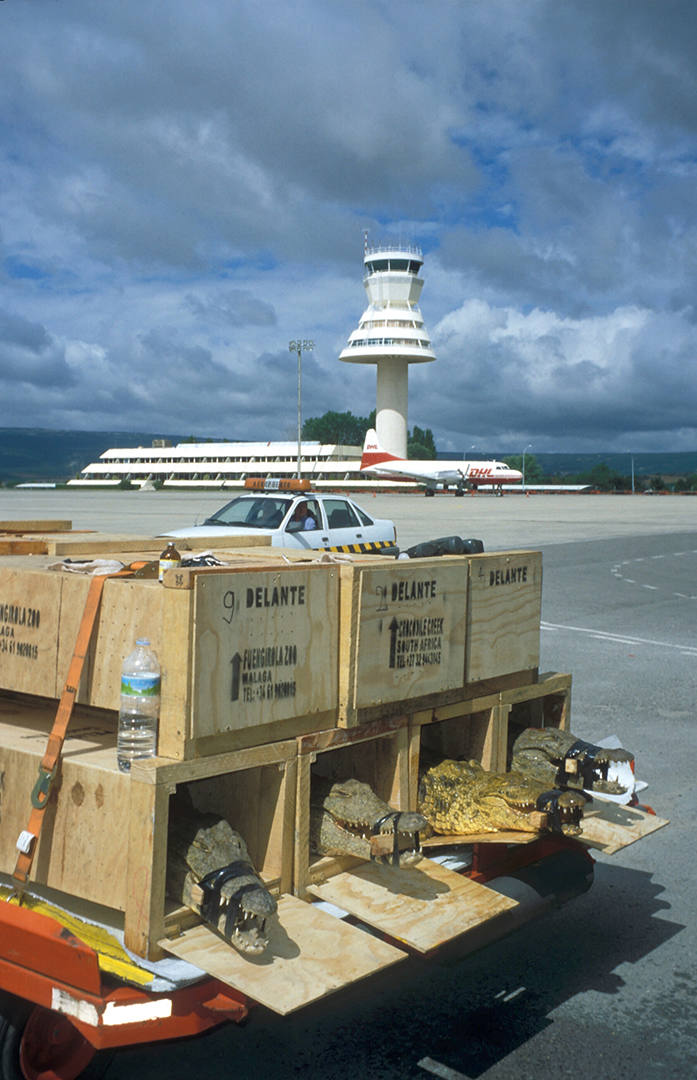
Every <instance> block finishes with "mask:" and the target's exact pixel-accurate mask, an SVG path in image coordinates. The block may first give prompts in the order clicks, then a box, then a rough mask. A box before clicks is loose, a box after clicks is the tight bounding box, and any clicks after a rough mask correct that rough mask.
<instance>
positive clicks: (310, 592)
mask: <svg viewBox="0 0 697 1080" xmlns="http://www.w3.org/2000/svg"><path fill="white" fill-rule="evenodd" d="M338 584H339V583H338V573H337V569H336V567H334V566H331V565H319V564H318V565H307V566H302V567H298V566H286V565H283V566H274V567H273V568H269V567H268V565H261V566H260V567H259V568H253V567H251V568H250V564H249V563H241V564H240V565H239V566H238V567H237V568H234V569H230V570H225V571H219V570H218V569H214V570H212V571H205V570H204V571H169V572H168V574H167V575H165V586H166V587H165V589H164V592H165V594H171V595H172V596H175V597H178V598H179V600H180V604H181V611H180V618H181V620H182V621H189V622H190V624H191V627H192V629H191V632H190V634H189V636H188V642H189V648H188V654H187V655H185V651H184V649H183V648H180V650H179V668H180V676H179V678H178V679H175V680H173V681H172V685H171V688H170V691H169V692H168V693H169V694H170V696H169V697H168V698H167V700H165V696H164V682H163V699H162V714H161V717H162V721H163V725H162V741H161V743H160V744H158V745H159V749H160V753H166V754H167V755H168V756H170V757H177V758H179V757H184V756H193V755H200V754H205V753H215V752H218V751H219V750H222V749H235V748H239V747H243V746H249V745H256V744H259V743H262V742H266V741H270V740H271V739H280V738H287V737H289V736H294V735H299V734H302V733H304V732H307V731H316V730H320V729H322V728H324V727H327V726H328V725H330V724H333V723H335V721H336V714H337V693H338V691H337V684H338ZM185 673H187V674H185Z"/></svg>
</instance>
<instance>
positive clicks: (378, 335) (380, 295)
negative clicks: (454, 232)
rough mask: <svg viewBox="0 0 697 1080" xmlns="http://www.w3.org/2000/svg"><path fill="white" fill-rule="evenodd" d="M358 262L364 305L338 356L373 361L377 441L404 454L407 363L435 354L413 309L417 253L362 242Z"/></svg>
mask: <svg viewBox="0 0 697 1080" xmlns="http://www.w3.org/2000/svg"><path fill="white" fill-rule="evenodd" d="M363 263H364V267H365V276H364V278H363V285H364V287H365V291H366V293H367V294H368V307H367V308H366V309H365V311H364V312H363V314H362V315H361V320H360V322H359V324H358V328H357V329H356V330H354V331H353V333H352V334H351V336H350V337H349V340H348V344H347V345H346V348H345V349H342V351H341V353H340V355H339V359H340V360H343V361H344V362H345V363H348V364H375V365H376V366H377V396H376V414H377V415H376V421H375V427H376V430H377V434H378V440H379V442H380V444H381V445H382V446H383V447H384V448H385V450H389V451H390V453H393V454H398V455H399V456H400V457H406V456H407V419H408V396H409V395H408V381H409V364H425V363H428V362H429V361H431V360H435V359H436V355H435V353H434V352H433V349H432V348H431V342H430V340H429V337H428V333H427V331H426V328H425V326H424V320H423V317H422V315H421V312H420V310H419V297H420V296H421V289H422V288H423V279H422V278H420V277H419V272H420V270H421V267H422V266H423V255H422V253H421V251H420V250H419V248H415V247H410V246H407V245H402V244H394V245H390V246H389V247H368V245H367V244H366V246H365V250H364V255H363Z"/></svg>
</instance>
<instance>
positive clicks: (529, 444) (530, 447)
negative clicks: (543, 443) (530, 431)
mask: <svg viewBox="0 0 697 1080" xmlns="http://www.w3.org/2000/svg"><path fill="white" fill-rule="evenodd" d="M528 450H532V443H531V442H529V443H528V445H527V446H526V447H525V450H523V468H522V470H521V472H522V473H523V491H525V454H526V451H528Z"/></svg>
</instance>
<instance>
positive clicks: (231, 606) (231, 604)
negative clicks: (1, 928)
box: [223, 589, 235, 626]
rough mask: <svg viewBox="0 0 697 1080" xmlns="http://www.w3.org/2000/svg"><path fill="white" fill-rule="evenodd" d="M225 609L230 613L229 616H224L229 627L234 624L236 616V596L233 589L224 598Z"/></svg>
mask: <svg viewBox="0 0 697 1080" xmlns="http://www.w3.org/2000/svg"><path fill="white" fill-rule="evenodd" d="M223 607H224V608H225V610H226V611H227V612H228V613H229V614H228V615H223V621H224V622H226V623H227V624H228V626H229V625H230V623H231V622H232V617H233V615H234V614H235V594H234V592H233V591H232V589H228V591H227V592H226V593H225V595H224V596H223Z"/></svg>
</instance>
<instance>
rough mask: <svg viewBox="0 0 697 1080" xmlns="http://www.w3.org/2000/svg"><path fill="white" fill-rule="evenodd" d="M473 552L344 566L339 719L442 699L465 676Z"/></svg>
mask: <svg viewBox="0 0 697 1080" xmlns="http://www.w3.org/2000/svg"><path fill="white" fill-rule="evenodd" d="M467 571H468V564H467V560H466V559H464V558H460V557H455V558H434V559H414V560H389V561H386V560H385V559H379V558H378V559H370V560H367V561H361V562H357V563H355V564H353V565H347V566H342V567H341V570H340V573H341V595H340V608H341V631H340V650H341V651H340V660H339V724H340V725H342V726H346V727H351V726H354V725H356V724H359V723H363V722H364V721H366V720H370V719H373V718H375V717H376V716H385V715H387V714H390V713H391V714H395V715H396V714H399V713H400V712H403V711H404V703H405V702H411V703H412V706H413V703H415V702H421V703H423V704H427V703H435V702H437V701H439V700H440V699H441V698H442V696H443V695H444V694H447V693H448V692H449V691H453V690H455V691H457V690H459V689H460V688H461V687H462V686H463V683H464V678H465V672H464V660H465V634H466V626H467V587H468V583H467Z"/></svg>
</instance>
